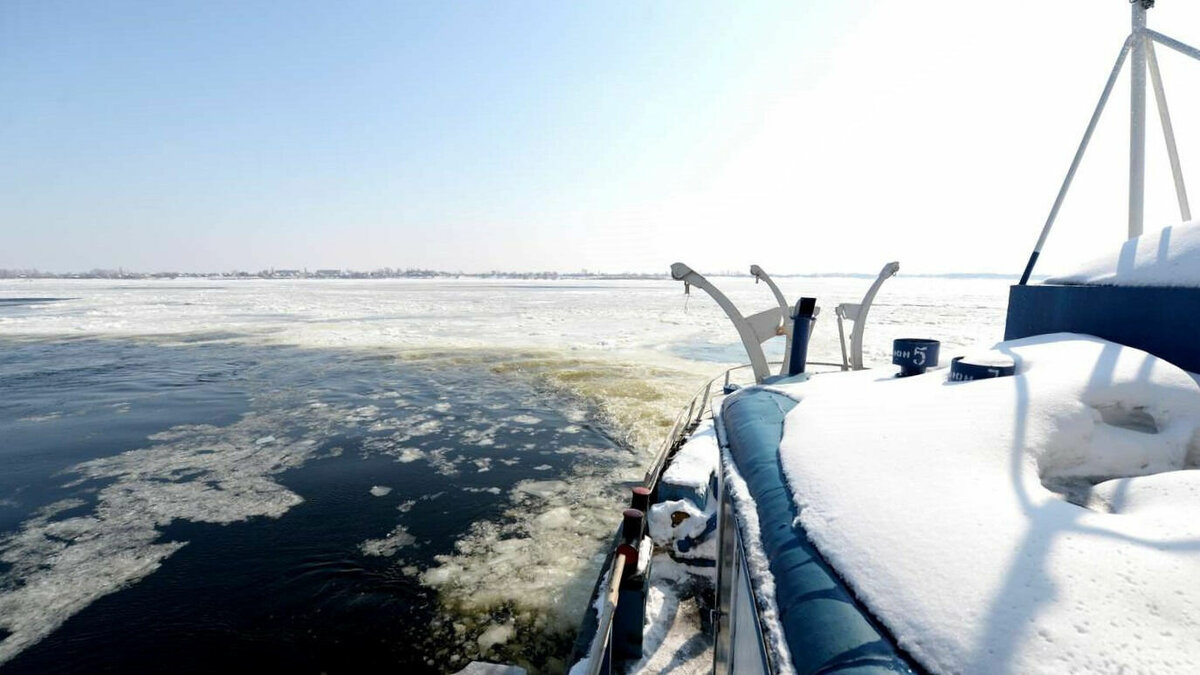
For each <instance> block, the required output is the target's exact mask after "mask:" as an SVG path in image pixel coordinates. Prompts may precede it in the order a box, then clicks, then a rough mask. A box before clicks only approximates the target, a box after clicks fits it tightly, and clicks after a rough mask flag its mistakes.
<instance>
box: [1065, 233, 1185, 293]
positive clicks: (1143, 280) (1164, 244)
mask: <svg viewBox="0 0 1200 675" xmlns="http://www.w3.org/2000/svg"><path fill="white" fill-rule="evenodd" d="M1047 283H1051V284H1087V285H1096V286H1186V287H1189V288H1195V287H1197V286H1200V220H1192V221H1188V222H1186V223H1184V224H1182V225H1176V226H1173V227H1164V228H1163V229H1161V230H1159V231H1157V232H1147V233H1145V234H1143V235H1142V236H1140V237H1135V238H1133V239H1130V240H1129V241H1127V242H1125V244H1124V245H1122V246H1121V249H1120V250H1119V251H1117V252H1115V253H1109V254H1106V255H1104V256H1101V257H1099V258H1096V259H1094V260H1091V261H1089V262H1087V263H1085V264H1084V265H1082V266H1080V267H1079V269H1078V270H1076V271H1074V272H1071V273H1070V274H1065V275H1062V276H1058V277H1052V278H1050V279H1047Z"/></svg>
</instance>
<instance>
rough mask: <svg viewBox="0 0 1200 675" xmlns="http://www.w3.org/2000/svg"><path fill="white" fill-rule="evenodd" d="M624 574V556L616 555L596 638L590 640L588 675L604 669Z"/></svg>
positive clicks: (593, 674)
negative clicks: (605, 655)
mask: <svg viewBox="0 0 1200 675" xmlns="http://www.w3.org/2000/svg"><path fill="white" fill-rule="evenodd" d="M624 573H625V554H624V553H618V554H617V556H616V558H614V559H613V566H612V571H611V572H610V577H609V584H608V592H607V593H605V594H604V604H603V605H601V606H600V618H599V621H598V622H597V624H596V637H595V638H593V639H592V647H591V649H589V650H588V655H587V658H588V675H600V671H601V670H603V669H604V665H605V664H604V653H605V652H606V651H608V643H609V642H610V641H611V639H612V624H613V617H614V616H616V611H617V598H618V597H619V596H620V594H621V577H622V576H623V575H624Z"/></svg>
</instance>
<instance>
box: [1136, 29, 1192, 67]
mask: <svg viewBox="0 0 1200 675" xmlns="http://www.w3.org/2000/svg"><path fill="white" fill-rule="evenodd" d="M1143 32H1145V33H1146V35H1149V36H1150V38H1151V39H1152V40H1154V41H1155V42H1157V43H1158V44H1160V45H1163V46H1164V47H1170V48H1171V49H1174V50H1175V51H1177V52H1179V53H1180V54H1183V55H1184V56H1190V57H1192V58H1193V59H1198V60H1200V49H1196V48H1195V47H1193V46H1191V45H1185V44H1184V43H1182V42H1180V41H1179V40H1176V39H1175V38H1172V37H1167V36H1166V35H1163V34H1162V33H1159V32H1157V31H1153V30H1150V29H1149V28H1147V29H1146V30H1145V31H1143Z"/></svg>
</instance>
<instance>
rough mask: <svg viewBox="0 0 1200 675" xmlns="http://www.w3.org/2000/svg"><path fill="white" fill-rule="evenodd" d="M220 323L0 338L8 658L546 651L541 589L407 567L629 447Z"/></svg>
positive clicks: (559, 415)
mask: <svg viewBox="0 0 1200 675" xmlns="http://www.w3.org/2000/svg"><path fill="white" fill-rule="evenodd" d="M224 337H227V336H219V335H214V336H203V337H200V338H196V339H194V340H192V341H189V342H179V341H176V342H173V343H162V342H152V341H146V340H117V339H104V340H99V339H84V340H74V341H71V340H56V341H33V342H29V341H25V342H18V341H0V467H3V469H2V471H0V638H3V639H2V640H0V664H2V665H0V673H35V672H36V673H41V672H70V673H82V672H89V673H90V672H162V671H172V672H228V671H231V670H233V671H240V670H243V669H247V668H255V669H264V670H270V671H288V672H313V673H316V672H328V673H345V672H363V671H367V670H373V669H378V668H384V669H389V670H395V671H398V672H447V671H454V670H457V669H458V668H461V667H462V666H464V665H465V663H466V661H468V660H470V659H472V658H487V659H488V660H494V661H510V662H523V663H525V664H526V665H529V666H533V667H535V668H548V669H550V670H556V669H558V668H561V666H562V664H561V663H559V662H558V661H556V659H557V658H560V657H561V656H562V655H563V654H565V653H566V652H567V651H568V650H569V645H570V640H571V635H570V632H569V630H565V629H564V628H563V625H564V623H563V622H562V621H561V620H560V621H557V622H556V621H552V620H543V619H542V618H538V617H537V616H536V615H537V610H536V607H538V606H539V604H538V602H533V603H532V606H534V607H535V609H534V610H533V611H532V613H531V612H530V611H529V610H527V609H522V608H521V607H520V606H518V605H519V604H520V603H519V602H518V603H516V604H514V603H506V602H491V603H484V604H485V605H486V607H483V608H480V607H472V608H471V609H461V608H459V609H453V608H452V607H451V606H452V605H453V606H458V605H461V603H449V602H446V601H445V599H444V598H442V599H440V598H441V596H440V595H439V590H438V588H436V587H433V586H431V585H426V584H424V583H422V574H424V573H426V572H427V571H428V570H430V569H434V568H438V567H439V565H441V564H442V563H443V562H444V561H445V558H443V559H441V560H440V561H439V559H438V558H437V556H450V555H454V554H456V549H455V543H456V542H457V541H459V540H460V539H461V538H463V537H465V536H466V535H468V534H469V532H470V531H471V528H472V525H473V524H476V523H479V522H492V523H497V524H499V527H500V531H501V534H500V536H499V538H500V539H501V540H503V539H504V538H506V537H509V536H514V537H515V536H518V534H520V533H526V534H527V533H528V529H522V528H526V526H525V525H521V526H520V527H510V528H509V530H504V525H505V523H506V522H507V523H509V524H510V525H511V524H512V523H511V522H510V521H513V520H514V519H515V518H517V517H518V516H515V515H514V512H520V511H521V509H522V508H524V507H530V508H539V505H537V504H533V503H532V501H531V500H533V501H536V499H538V498H550V499H552V498H554V497H552V496H549V497H548V496H546V492H547V491H546V490H539V489H534V488H530V487H529V486H531V485H532V486H534V487H535V488H536V487H537V486H542V485H554V484H555V481H560V480H561V481H570V480H572V479H573V478H576V479H577V477H578V476H579V475H580V472H581V471H582V472H583V473H585V474H590V475H603V474H604V473H606V472H608V471H609V470H610V469H611V467H612V466H613V465H615V464H616V463H619V462H621V461H623V460H622V459H621V458H622V456H623V454H624V453H625V451H624V450H622V449H621V448H619V447H618V446H617V444H616V443H614V441H613V440H611V439H610V437H609V436H607V435H606V434H605V433H604V431H603V428H602V427H601V426H600V425H599V424H597V423H595V421H594V420H593V419H592V418H591V417H590V416H589V415H588V413H587V411H586V409H585V408H584V407H582V406H581V404H580V402H579V401H576V400H572V399H570V398H566V397H564V395H562V394H556V393H552V392H549V391H547V390H544V389H540V388H538V387H537V386H536V385H535V384H534V383H532V382H531V381H529V380H527V379H523V378H521V377H519V376H512V375H501V374H497V373H495V372H493V371H492V370H491V369H490V368H488V367H487V365H486V363H484V362H481V363H478V364H476V365H463V364H456V363H452V362H446V361H437V362H423V361H404V360H399V359H397V358H395V357H394V356H391V355H385V354H376V353H365V352H362V351H357V352H350V351H346V352H340V351H336V350H322V349H298V348H288V347H273V346H248V345H246V344H240V343H238V342H236V341H230V340H224V339H221V338H224ZM563 448H570V449H571V450H570V451H567V452H562V451H561V449H563ZM531 481H538V482H531ZM617 487H619V486H617ZM531 495H532V496H531ZM539 495H540V496H541V497H539ZM505 532H508V534H505ZM584 541H585V543H586V542H589V541H590V540H589V539H587V538H586V537H585V538H584ZM576 545H578V544H576ZM598 548H599V546H598V543H597V544H595V545H591V544H586V545H584V546H582V550H579V551H577V552H573V553H572V554H573V555H577V556H579V557H581V558H586V557H588V556H590V555H592V554H593V553H595V550H598ZM457 553H458V554H459V557H460V558H462V559H466V560H467V561H469V560H470V558H469V555H465V554H464V553H463V552H462V551H458V552H457ZM460 562H461V560H460ZM480 562H483V561H479V560H476V561H475V564H479V563H480ZM468 564H469V562H468ZM496 571H497V575H499V576H500V577H502V576H503V574H504V568H497V570H496ZM574 573H575V574H576V575H583V576H587V575H590V574H591V573H592V572H591V568H590V567H589V568H588V570H587V571H585V572H579V571H576V572H574ZM443 576H444V575H443ZM495 582H496V583H498V584H503V578H498V579H496V580H495ZM581 583H583V584H584V585H586V584H587V583H590V580H589V579H584V580H582V582H581ZM452 585H453V584H451V587H452ZM444 588H447V587H444ZM461 592H462V591H461V589H460V593H461ZM465 592H466V593H471V592H472V591H471V590H470V589H469V588H468V590H467V591H465ZM460 599H461V598H460ZM536 600H538V601H539V602H540V601H541V600H540V599H536ZM531 617H533V618H532V619H531ZM489 629H490V631H491V632H487V631H488V630H489ZM497 638H499V640H498V641H497Z"/></svg>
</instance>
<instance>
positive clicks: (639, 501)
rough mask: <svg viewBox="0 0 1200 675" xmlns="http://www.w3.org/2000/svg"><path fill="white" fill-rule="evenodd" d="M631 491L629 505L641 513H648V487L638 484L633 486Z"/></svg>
mask: <svg viewBox="0 0 1200 675" xmlns="http://www.w3.org/2000/svg"><path fill="white" fill-rule="evenodd" d="M631 492H632V493H633V497H632V498H631V499H630V500H629V506H630V507H631V508H635V509H637V510H638V511H641V512H642V513H650V488H648V487H640V486H639V487H635V488H633V490H632V491H631Z"/></svg>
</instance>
